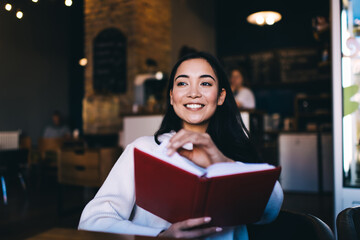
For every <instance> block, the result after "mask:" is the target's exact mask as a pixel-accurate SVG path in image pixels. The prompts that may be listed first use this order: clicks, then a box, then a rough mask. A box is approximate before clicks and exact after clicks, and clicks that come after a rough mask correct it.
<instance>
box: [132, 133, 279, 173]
mask: <svg viewBox="0 0 360 240" xmlns="http://www.w3.org/2000/svg"><path fill="white" fill-rule="evenodd" d="M168 142H169V141H168V140H164V141H163V142H162V143H161V144H160V146H159V147H158V148H157V149H156V150H155V151H153V152H149V150H146V149H142V148H141V147H138V149H139V150H141V151H143V152H146V153H148V154H150V155H152V156H154V157H156V158H158V159H160V160H162V161H164V162H167V163H170V164H172V165H174V166H176V167H178V168H181V169H183V170H185V171H187V172H190V173H192V174H195V175H197V176H199V177H201V176H203V175H205V176H206V177H208V178H211V177H216V176H224V175H232V174H237V173H244V172H254V171H261V170H266V169H272V168H274V166H272V165H269V164H267V163H242V162H232V163H228V162H227V163H216V164H213V165H211V166H209V167H208V168H202V167H200V166H198V165H196V164H195V163H193V162H192V161H191V160H189V159H187V158H185V157H183V156H181V155H179V154H178V153H177V152H175V153H174V154H173V155H172V156H168V155H167V154H166V152H167V148H166V146H167V144H168ZM184 147H186V148H187V149H191V148H192V146H184Z"/></svg>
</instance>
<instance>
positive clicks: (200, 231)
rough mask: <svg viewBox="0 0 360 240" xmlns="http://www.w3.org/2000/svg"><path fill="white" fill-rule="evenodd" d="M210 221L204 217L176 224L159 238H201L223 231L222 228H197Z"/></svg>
mask: <svg viewBox="0 0 360 240" xmlns="http://www.w3.org/2000/svg"><path fill="white" fill-rule="evenodd" d="M210 221H211V218H210V217H202V218H193V219H188V220H185V221H182V222H178V223H174V224H172V225H171V226H170V227H169V228H168V229H167V230H165V231H164V232H162V233H160V234H159V235H158V236H159V237H170V238H200V237H205V236H208V235H211V234H214V233H217V232H221V231H222V228H219V227H207V228H197V227H201V226H202V225H204V224H207V223H209V222H210Z"/></svg>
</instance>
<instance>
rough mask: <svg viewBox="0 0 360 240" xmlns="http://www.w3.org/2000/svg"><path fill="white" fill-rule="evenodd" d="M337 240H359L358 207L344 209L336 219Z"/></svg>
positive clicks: (359, 218)
mask: <svg viewBox="0 0 360 240" xmlns="http://www.w3.org/2000/svg"><path fill="white" fill-rule="evenodd" d="M336 228H337V238H338V240H351V239H360V206H358V207H353V208H346V209H344V210H342V211H341V212H340V213H339V214H338V215H337V217H336Z"/></svg>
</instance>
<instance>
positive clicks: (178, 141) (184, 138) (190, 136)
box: [167, 132, 212, 155]
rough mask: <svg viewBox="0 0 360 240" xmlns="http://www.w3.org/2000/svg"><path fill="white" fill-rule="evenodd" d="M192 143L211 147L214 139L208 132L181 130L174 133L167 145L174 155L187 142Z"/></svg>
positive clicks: (170, 153)
mask: <svg viewBox="0 0 360 240" xmlns="http://www.w3.org/2000/svg"><path fill="white" fill-rule="evenodd" d="M188 143H192V144H193V145H197V146H204V147H210V145H211V143H212V140H211V139H210V137H209V136H208V135H207V134H201V133H193V132H179V134H176V135H174V136H173V137H172V138H171V139H170V141H169V144H168V146H167V148H168V154H169V155H172V154H173V153H174V152H176V151H177V150H178V149H180V148H182V147H183V146H184V145H185V144H188Z"/></svg>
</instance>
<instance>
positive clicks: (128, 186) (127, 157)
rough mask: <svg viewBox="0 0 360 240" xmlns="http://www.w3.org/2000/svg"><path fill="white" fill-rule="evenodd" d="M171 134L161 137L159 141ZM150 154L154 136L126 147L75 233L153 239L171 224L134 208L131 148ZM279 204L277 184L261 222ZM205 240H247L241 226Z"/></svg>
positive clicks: (273, 214) (269, 218)
mask: <svg viewBox="0 0 360 240" xmlns="http://www.w3.org/2000/svg"><path fill="white" fill-rule="evenodd" d="M172 135H173V134H170V133H168V134H163V135H161V136H160V137H161V138H160V139H159V140H160V141H162V140H165V138H170V137H171V136H172ZM136 146H141V147H142V148H143V149H147V150H149V151H153V150H154V149H155V148H158V147H159V145H158V144H157V143H156V142H155V140H154V136H146V137H140V138H138V139H137V140H135V141H134V142H132V143H131V144H129V145H128V146H127V147H126V149H125V150H124V152H123V153H122V154H121V156H120V158H119V159H118V161H117V162H116V163H115V165H114V167H113V168H112V170H111V171H110V173H109V175H108V177H107V179H106V180H105V182H104V183H103V185H102V186H101V188H100V189H99V191H98V193H97V194H96V196H95V197H94V199H92V200H91V201H90V202H89V203H88V204H87V205H86V207H85V209H84V210H83V212H82V215H81V218H80V223H79V229H83V230H89V231H100V232H111V233H121V234H133V235H147V236H157V235H158V234H159V233H160V232H161V231H162V230H164V229H167V228H169V226H170V225H171V223H169V222H167V221H166V220H164V219H162V218H160V217H157V216H155V215H154V214H152V213H150V212H148V211H146V210H145V209H142V208H141V207H139V206H137V205H136V204H135V181H134V147H136ZM282 200H283V192H282V189H281V187H280V184H279V183H277V184H276V185H275V188H274V191H273V193H272V195H271V197H270V200H269V203H268V205H267V207H266V209H265V213H264V216H263V218H262V220H261V221H263V222H268V221H269V222H270V221H272V220H274V219H275V218H276V216H277V215H278V213H279V211H280V207H281V204H282ZM208 239H224V240H227V239H229V240H230V239H245V240H246V239H248V235H247V229H246V226H245V225H242V226H238V227H236V228H224V230H223V231H222V232H220V233H218V234H216V235H212V236H211V237H209V238H208Z"/></svg>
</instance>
